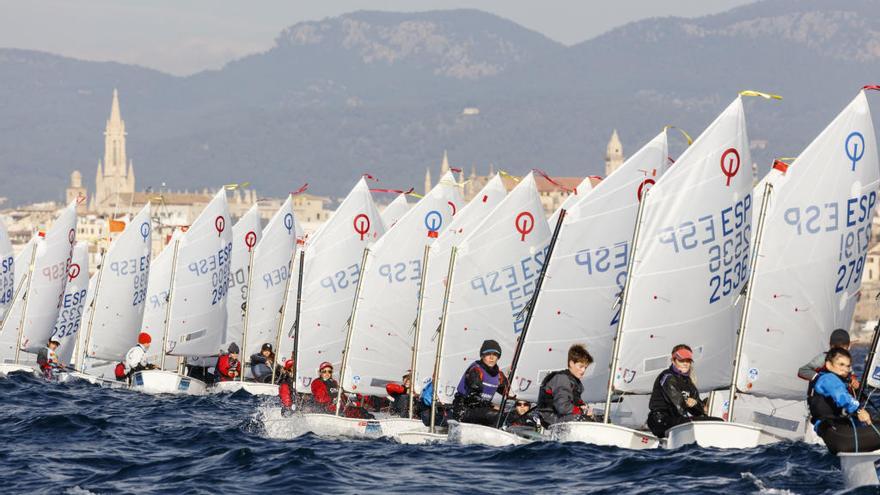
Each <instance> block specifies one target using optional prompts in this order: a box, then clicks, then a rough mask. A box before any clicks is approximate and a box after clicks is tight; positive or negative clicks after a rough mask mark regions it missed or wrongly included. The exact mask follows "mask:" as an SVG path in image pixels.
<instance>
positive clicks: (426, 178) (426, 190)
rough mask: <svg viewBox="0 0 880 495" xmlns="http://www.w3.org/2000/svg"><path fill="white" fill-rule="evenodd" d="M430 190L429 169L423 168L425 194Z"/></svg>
mask: <svg viewBox="0 0 880 495" xmlns="http://www.w3.org/2000/svg"><path fill="white" fill-rule="evenodd" d="M429 192H431V169H429V168H426V169H425V194H428V193H429Z"/></svg>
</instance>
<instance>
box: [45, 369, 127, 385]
mask: <svg viewBox="0 0 880 495" xmlns="http://www.w3.org/2000/svg"><path fill="white" fill-rule="evenodd" d="M55 376H56V378H58V381H59V382H61V383H66V382H70V381H74V380H83V381H86V382H89V383H91V384H92V385H100V386H102V387H107V388H126V387H127V386H128V385H127V384H126V383H125V382H120V381H116V380H108V379H106V378H102V377H100V376H94V375H89V374H88V373H82V372H79V371H66V372H63V373H56V374H55Z"/></svg>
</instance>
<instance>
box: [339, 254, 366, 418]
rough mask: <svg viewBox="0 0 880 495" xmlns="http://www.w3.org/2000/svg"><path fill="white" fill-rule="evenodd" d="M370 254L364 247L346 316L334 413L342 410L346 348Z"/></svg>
mask: <svg viewBox="0 0 880 495" xmlns="http://www.w3.org/2000/svg"><path fill="white" fill-rule="evenodd" d="M369 255H370V248H364V255H363V257H362V258H361V274H360V277H358V284H357V287H356V288H355V290H354V301H353V302H352V304H351V316H349V318H348V333H347V334H346V336H345V348H344V349H343V350H342V369H340V370H339V387H338V389H337V390H336V415H337V416H339V413H340V412H341V411H342V386H343V384H344V383H345V367H346V366H348V354H349V352H348V348H349V346H350V345H351V334H352V332H353V331H354V319H355V317H356V316H357V308H358V300H359V299H360V297H361V287H363V285H364V273H366V271H367V257H368V256H369Z"/></svg>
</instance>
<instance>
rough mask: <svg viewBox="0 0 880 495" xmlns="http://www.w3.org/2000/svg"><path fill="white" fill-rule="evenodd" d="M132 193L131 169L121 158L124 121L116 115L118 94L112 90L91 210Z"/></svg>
mask: <svg viewBox="0 0 880 495" xmlns="http://www.w3.org/2000/svg"><path fill="white" fill-rule="evenodd" d="M133 193H134V166H133V164H132V162H131V161H129V160H128V158H127V156H126V154H125V121H123V120H122V114H121V112H120V111H119V93H118V92H117V91H116V90H115V89H114V90H113V103H112V104H111V106H110V118H109V119H107V127H106V128H105V130H104V160H103V161H98V172H97V174H96V175H95V196H94V198H93V200H94V202H93V204H92V209H95V210H100V209H101V208H102V207H105V206H110V203H111V202H113V203H115V202H116V199H117V197H118V196H117V195H118V194H133Z"/></svg>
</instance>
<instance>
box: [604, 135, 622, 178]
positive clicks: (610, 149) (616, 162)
mask: <svg viewBox="0 0 880 495" xmlns="http://www.w3.org/2000/svg"><path fill="white" fill-rule="evenodd" d="M622 164H623V144H621V143H620V137H619V136H618V135H617V129H614V131H613V132H612V133H611V139H609V140H608V146H606V147H605V177H608V176H609V175H611V172H614V171H615V170H617V167H619V166H621V165H622Z"/></svg>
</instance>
